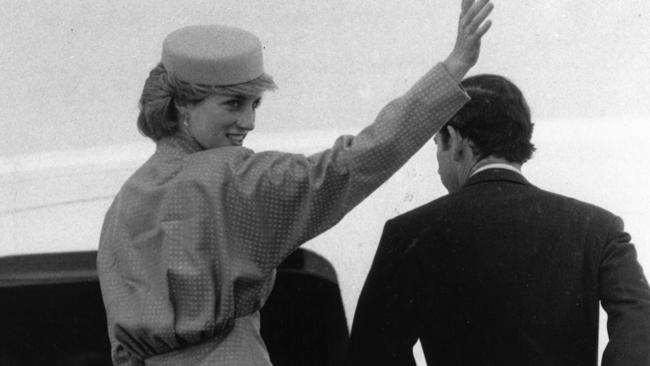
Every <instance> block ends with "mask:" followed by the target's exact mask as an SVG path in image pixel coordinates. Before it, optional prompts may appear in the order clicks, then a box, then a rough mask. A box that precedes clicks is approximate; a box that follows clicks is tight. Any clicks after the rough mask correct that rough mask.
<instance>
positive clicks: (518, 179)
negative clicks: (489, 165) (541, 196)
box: [463, 168, 532, 188]
mask: <svg viewBox="0 0 650 366" xmlns="http://www.w3.org/2000/svg"><path fill="white" fill-rule="evenodd" d="M487 182H511V183H516V184H524V185H532V184H530V182H528V180H526V178H524V176H523V175H521V174H520V173H516V172H513V171H511V170H508V169H499V168H494V169H487V170H484V171H482V172H478V173H476V174H474V175H472V176H471V177H470V178H469V179H468V180H467V182H465V184H463V188H467V187H469V186H473V185H476V184H481V183H487Z"/></svg>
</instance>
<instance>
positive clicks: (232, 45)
mask: <svg viewBox="0 0 650 366" xmlns="http://www.w3.org/2000/svg"><path fill="white" fill-rule="evenodd" d="M162 63H163V65H164V66H165V69H166V70H167V72H168V73H169V74H171V75H173V76H174V77H176V78H178V79H180V80H182V81H185V82H189V83H195V84H207V85H215V86H225V85H233V84H240V83H244V82H247V81H250V80H253V79H255V78H257V77H259V76H261V75H262V74H263V73H264V64H263V62H262V44H261V42H260V40H259V39H258V38H257V37H256V36H255V35H254V34H252V33H250V32H247V31H245V30H242V29H239V28H235V27H228V26H223V25H194V26H188V27H184V28H181V29H178V30H176V31H174V32H172V33H170V34H169V35H168V36H167V37H166V38H165V40H164V42H163V50H162Z"/></svg>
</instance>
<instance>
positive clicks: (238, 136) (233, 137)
mask: <svg viewBox="0 0 650 366" xmlns="http://www.w3.org/2000/svg"><path fill="white" fill-rule="evenodd" d="M226 137H227V138H228V140H230V142H231V143H232V144H233V145H236V146H241V145H242V144H243V143H244V138H245V137H246V134H243V133H227V134H226Z"/></svg>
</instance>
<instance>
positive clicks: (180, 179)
mask: <svg viewBox="0 0 650 366" xmlns="http://www.w3.org/2000/svg"><path fill="white" fill-rule="evenodd" d="M468 99H469V98H468V97H467V95H466V94H465V92H464V91H463V90H462V89H461V88H460V87H459V86H458V84H457V83H456V82H455V81H454V80H453V78H452V77H451V76H450V75H449V74H448V73H447V71H446V70H445V68H444V66H443V65H442V64H438V65H437V66H436V67H434V68H433V69H432V70H431V71H430V72H429V73H427V74H426V75H425V76H424V77H423V78H422V79H421V80H420V81H418V82H417V83H416V85H415V86H414V87H413V88H411V89H410V90H409V91H408V92H407V93H406V94H405V95H404V96H402V97H400V98H398V99H396V100H394V101H392V102H391V103H389V104H388V105H387V106H386V107H385V108H384V109H383V110H382V111H381V112H380V114H379V115H378V117H377V119H376V120H375V122H374V123H373V124H372V125H370V126H368V127H367V128H365V129H364V130H363V131H361V132H360V133H359V134H358V135H357V136H356V137H353V136H342V137H340V138H339V139H338V140H337V141H336V142H335V144H334V146H333V147H332V148H330V149H328V150H325V151H323V152H321V153H318V154H315V155H312V156H309V157H306V156H304V155H299V154H288V153H280V152H261V153H254V152H253V151H251V150H249V149H246V148H243V147H224V148H217V149H211V150H205V151H199V150H200V149H199V148H198V146H197V145H195V144H194V143H192V142H191V141H186V140H183V139H181V138H179V137H172V138H166V139H163V140H161V141H159V142H158V144H157V148H156V152H155V153H154V155H153V156H152V157H151V158H150V159H149V160H148V161H147V162H146V163H145V164H144V165H143V166H142V167H140V168H139V169H138V170H137V171H136V172H135V173H134V174H133V176H131V177H130V178H129V179H128V181H127V182H126V183H125V184H124V186H123V187H122V189H121V190H120V192H119V193H118V195H117V196H116V198H115V200H114V202H113V204H112V205H111V207H110V209H109V210H108V212H107V214H106V218H105V221H104V226H103V228H102V234H101V239H100V247H99V253H98V259H97V267H98V272H99V278H100V284H101V289H102V294H103V298H104V303H105V306H106V311H107V316H108V331H109V336H110V340H111V344H112V357H113V362H114V364H115V365H144V364H146V365H270V361H269V357H268V354H267V352H266V348H265V346H264V343H263V341H262V339H261V338H260V335H259V313H258V310H259V309H260V308H261V307H262V305H263V304H264V301H265V299H266V298H267V296H268V294H269V292H270V291H271V288H272V287H273V279H274V274H275V268H276V267H277V266H278V265H279V264H280V262H282V260H283V259H284V258H286V257H287V256H288V255H289V254H290V253H291V252H292V251H293V250H294V249H295V248H297V247H298V246H300V245H301V244H303V243H305V242H306V241H307V240H309V239H311V238H313V237H314V236H316V235H318V234H320V233H322V232H323V231H325V230H327V229H329V228H330V227H332V226H333V225H334V224H336V223H337V222H338V221H339V220H340V219H341V218H342V217H343V216H344V215H345V214H346V213H347V212H348V211H350V210H351V209H352V208H353V207H355V206H356V205H357V204H358V203H359V202H361V201H362V200H363V199H364V198H365V197H367V196H368V195H369V194H370V193H371V192H373V190H375V189H376V188H377V187H378V186H379V185H380V184H381V183H383V182H384V181H385V180H387V179H388V178H389V177H390V176H391V175H392V174H393V173H394V172H395V171H396V170H397V169H398V168H399V167H401V166H402V165H403V164H404V163H405V162H406V161H407V160H408V159H409V158H410V157H411V156H412V155H413V154H414V153H415V152H416V151H417V150H418V149H420V148H421V147H422V145H423V144H424V143H425V142H426V141H427V140H429V139H430V138H431V137H432V136H433V134H434V133H435V132H436V131H437V130H438V129H439V128H440V127H441V126H442V125H443V124H444V123H445V122H446V121H447V120H448V119H449V118H451V116H452V115H453V114H454V113H455V112H456V111H457V110H458V109H459V108H460V107H461V106H462V105H463V104H464V103H465V102H466V101H467V100H468Z"/></svg>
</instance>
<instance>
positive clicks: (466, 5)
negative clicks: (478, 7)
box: [460, 0, 474, 17]
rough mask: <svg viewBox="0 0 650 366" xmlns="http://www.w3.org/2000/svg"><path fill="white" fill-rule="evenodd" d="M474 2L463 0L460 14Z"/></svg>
mask: <svg viewBox="0 0 650 366" xmlns="http://www.w3.org/2000/svg"><path fill="white" fill-rule="evenodd" d="M473 4H474V0H463V2H462V4H461V7H460V16H461V17H462V16H464V15H465V13H467V11H468V10H469V8H471V7H472V5H473Z"/></svg>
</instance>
